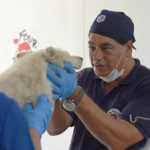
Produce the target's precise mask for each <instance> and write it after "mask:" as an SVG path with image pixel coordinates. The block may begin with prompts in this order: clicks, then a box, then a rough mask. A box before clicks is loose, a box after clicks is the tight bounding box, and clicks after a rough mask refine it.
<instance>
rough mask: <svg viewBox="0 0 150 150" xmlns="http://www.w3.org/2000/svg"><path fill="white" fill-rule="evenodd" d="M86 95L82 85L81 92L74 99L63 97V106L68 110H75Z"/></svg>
mask: <svg viewBox="0 0 150 150" xmlns="http://www.w3.org/2000/svg"><path fill="white" fill-rule="evenodd" d="M83 95H84V90H83V89H82V88H81V87H80V91H79V94H78V95H77V96H76V97H75V98H74V99H69V98H65V99H62V100H61V101H62V106H63V108H64V109H65V110H67V111H75V110H76V108H77V106H78V104H79V103H80V101H81V99H82V97H83Z"/></svg>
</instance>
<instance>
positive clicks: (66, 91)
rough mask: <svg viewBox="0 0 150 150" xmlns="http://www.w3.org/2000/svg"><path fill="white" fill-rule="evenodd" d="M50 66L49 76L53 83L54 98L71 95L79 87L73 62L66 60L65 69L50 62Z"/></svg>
mask: <svg viewBox="0 0 150 150" xmlns="http://www.w3.org/2000/svg"><path fill="white" fill-rule="evenodd" d="M48 67H49V69H48V70H47V78H48V79H49V80H50V82H51V84H52V88H53V99H57V98H66V97H69V96H70V95H71V94H72V93H73V92H74V90H75V89H76V87H77V79H76V72H75V69H74V68H73V66H72V64H71V63H69V62H65V63H64V69H65V70H63V69H62V68H60V67H58V66H56V65H54V64H50V63H48ZM52 70H53V71H52Z"/></svg>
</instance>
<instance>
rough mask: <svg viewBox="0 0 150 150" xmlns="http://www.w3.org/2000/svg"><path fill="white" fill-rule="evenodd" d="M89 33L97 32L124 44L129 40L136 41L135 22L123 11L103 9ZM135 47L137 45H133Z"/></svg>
mask: <svg viewBox="0 0 150 150" xmlns="http://www.w3.org/2000/svg"><path fill="white" fill-rule="evenodd" d="M89 33H97V34H100V35H103V36H106V37H109V38H112V39H114V40H116V41H118V42H119V43H120V44H122V45H124V44H125V43H126V42H128V41H130V40H131V41H132V42H133V43H134V42H135V37H134V24H133V22H132V20H131V19H130V18H129V17H128V16H127V15H126V14H125V13H123V12H115V11H109V10H102V11H101V13H100V14H99V15H98V16H97V17H96V18H95V20H94V22H93V24H92V26H91V28H90V31H89ZM133 48H134V49H135V47H134V46H133Z"/></svg>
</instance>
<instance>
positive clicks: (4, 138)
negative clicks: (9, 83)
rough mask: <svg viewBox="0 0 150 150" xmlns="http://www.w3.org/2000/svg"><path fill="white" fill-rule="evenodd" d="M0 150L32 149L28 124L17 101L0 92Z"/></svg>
mask: <svg viewBox="0 0 150 150" xmlns="http://www.w3.org/2000/svg"><path fill="white" fill-rule="evenodd" d="M0 150H34V147H33V144H32V140H31V137H30V134H29V131H28V125H27V122H26V120H25V119H24V117H23V115H22V112H21V110H20V109H19V107H18V105H17V103H16V102H15V101H14V100H13V99H10V98H8V97H7V96H5V95H4V94H2V93H0Z"/></svg>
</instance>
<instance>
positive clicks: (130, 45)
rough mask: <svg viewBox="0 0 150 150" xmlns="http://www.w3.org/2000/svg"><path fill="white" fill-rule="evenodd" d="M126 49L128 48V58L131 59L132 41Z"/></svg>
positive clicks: (127, 44)
mask: <svg viewBox="0 0 150 150" xmlns="http://www.w3.org/2000/svg"><path fill="white" fill-rule="evenodd" d="M126 48H127V56H128V57H129V56H131V55H132V48H133V45H132V41H128V42H127V43H126Z"/></svg>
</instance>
